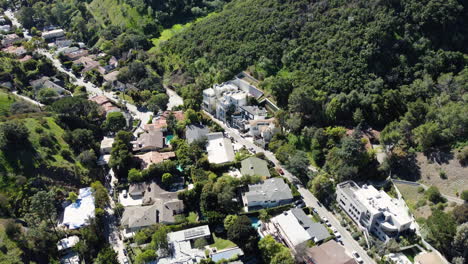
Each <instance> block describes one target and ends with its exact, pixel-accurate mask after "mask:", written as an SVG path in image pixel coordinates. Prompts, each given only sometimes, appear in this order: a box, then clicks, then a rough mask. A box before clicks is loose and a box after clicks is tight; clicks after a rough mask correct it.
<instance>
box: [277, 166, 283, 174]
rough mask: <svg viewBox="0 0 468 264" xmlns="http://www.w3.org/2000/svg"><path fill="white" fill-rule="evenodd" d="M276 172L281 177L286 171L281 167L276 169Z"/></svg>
mask: <svg viewBox="0 0 468 264" xmlns="http://www.w3.org/2000/svg"><path fill="white" fill-rule="evenodd" d="M276 171H277V172H278V173H279V174H281V175H284V171H283V169H281V168H280V167H276Z"/></svg>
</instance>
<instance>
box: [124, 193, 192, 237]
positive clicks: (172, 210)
mask: <svg viewBox="0 0 468 264" xmlns="http://www.w3.org/2000/svg"><path fill="white" fill-rule="evenodd" d="M183 211H184V204H183V202H182V201H181V200H176V199H174V200H171V201H164V200H162V199H156V200H154V203H153V204H152V205H147V206H127V207H125V210H124V212H123V214H122V220H121V224H122V226H123V227H124V228H125V233H126V234H131V233H134V232H136V231H138V230H140V229H142V228H145V227H149V226H152V225H154V224H158V223H161V224H173V223H175V222H176V219H175V216H176V215H178V214H181V213H182V212H183Z"/></svg>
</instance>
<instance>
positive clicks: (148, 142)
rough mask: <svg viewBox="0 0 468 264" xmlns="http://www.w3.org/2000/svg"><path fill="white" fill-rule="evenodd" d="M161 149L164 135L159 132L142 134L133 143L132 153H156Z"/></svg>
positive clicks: (153, 131)
mask: <svg viewBox="0 0 468 264" xmlns="http://www.w3.org/2000/svg"><path fill="white" fill-rule="evenodd" d="M163 147H164V135H163V132H162V131H161V130H152V131H150V132H146V133H143V134H141V135H140V136H139V137H138V139H137V140H136V141H134V142H133V151H156V150H159V149H162V148H163Z"/></svg>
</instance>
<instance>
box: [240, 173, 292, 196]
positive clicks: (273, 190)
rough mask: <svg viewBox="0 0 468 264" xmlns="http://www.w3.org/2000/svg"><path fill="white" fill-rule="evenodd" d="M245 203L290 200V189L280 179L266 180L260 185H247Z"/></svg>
mask: <svg viewBox="0 0 468 264" xmlns="http://www.w3.org/2000/svg"><path fill="white" fill-rule="evenodd" d="M245 198H246V199H247V201H272V200H274V201H283V200H292V199H293V196H292V193H291V189H289V186H288V185H287V184H286V183H285V182H284V180H283V179H281V178H272V179H268V180H266V181H264V182H262V183H258V184H252V185H249V191H248V192H246V193H245Z"/></svg>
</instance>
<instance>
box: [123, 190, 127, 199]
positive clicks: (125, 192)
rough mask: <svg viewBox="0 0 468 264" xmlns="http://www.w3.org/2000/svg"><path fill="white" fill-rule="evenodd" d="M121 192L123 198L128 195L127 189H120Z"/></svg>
mask: <svg viewBox="0 0 468 264" xmlns="http://www.w3.org/2000/svg"><path fill="white" fill-rule="evenodd" d="M122 194H123V197H124V198H127V197H128V194H127V190H123V191H122Z"/></svg>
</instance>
